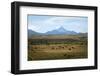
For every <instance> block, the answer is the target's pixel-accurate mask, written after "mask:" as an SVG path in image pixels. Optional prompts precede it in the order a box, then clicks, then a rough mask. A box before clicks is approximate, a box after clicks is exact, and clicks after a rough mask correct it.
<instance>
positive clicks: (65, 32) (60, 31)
mask: <svg viewBox="0 0 100 76" xmlns="http://www.w3.org/2000/svg"><path fill="white" fill-rule="evenodd" d="M78 34H79V35H82V36H87V33H81V32H80V33H77V32H75V31H68V30H66V29H65V28H63V27H60V28H58V29H55V30H52V31H48V32H46V33H39V32H35V31H33V30H30V29H29V30H28V37H32V36H34V35H78Z"/></svg>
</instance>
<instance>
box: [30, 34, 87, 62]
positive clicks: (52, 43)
mask: <svg viewBox="0 0 100 76" xmlns="http://www.w3.org/2000/svg"><path fill="white" fill-rule="evenodd" d="M87 47H88V43H87V36H83V35H44V36H43V35H40V36H33V37H31V38H29V39H28V61H33V60H55V59H79V58H87V57H88V50H87Z"/></svg>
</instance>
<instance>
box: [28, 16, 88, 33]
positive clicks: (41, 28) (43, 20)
mask: <svg viewBox="0 0 100 76" xmlns="http://www.w3.org/2000/svg"><path fill="white" fill-rule="evenodd" d="M60 27H64V28H65V29H66V30H69V31H75V32H82V33H85V32H88V17H72V16H50V15H48V16H46V15H45V16H44V15H28V29H31V30H33V31H36V32H40V33H45V32H47V31H51V30H54V29H58V28H60Z"/></svg>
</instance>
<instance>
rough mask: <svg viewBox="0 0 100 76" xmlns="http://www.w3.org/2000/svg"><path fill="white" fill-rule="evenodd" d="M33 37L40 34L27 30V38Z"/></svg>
mask: <svg viewBox="0 0 100 76" xmlns="http://www.w3.org/2000/svg"><path fill="white" fill-rule="evenodd" d="M33 35H40V33H38V32H35V31H33V30H30V29H29V30H28V37H32V36H33Z"/></svg>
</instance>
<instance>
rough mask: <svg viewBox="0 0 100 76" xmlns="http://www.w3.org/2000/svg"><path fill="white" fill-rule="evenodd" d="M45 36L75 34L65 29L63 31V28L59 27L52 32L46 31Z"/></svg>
mask: <svg viewBox="0 0 100 76" xmlns="http://www.w3.org/2000/svg"><path fill="white" fill-rule="evenodd" d="M46 34H49V35H55V34H56V35H59V34H67V35H68V34H71V35H74V34H77V33H76V32H74V31H68V30H66V29H64V28H63V27H60V28H58V29H55V30H52V31H48V32H46Z"/></svg>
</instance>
